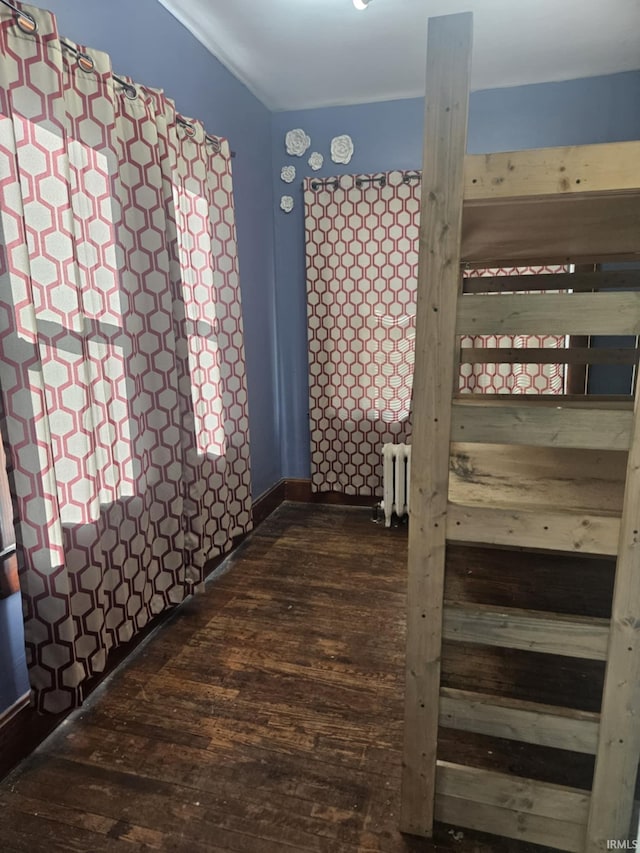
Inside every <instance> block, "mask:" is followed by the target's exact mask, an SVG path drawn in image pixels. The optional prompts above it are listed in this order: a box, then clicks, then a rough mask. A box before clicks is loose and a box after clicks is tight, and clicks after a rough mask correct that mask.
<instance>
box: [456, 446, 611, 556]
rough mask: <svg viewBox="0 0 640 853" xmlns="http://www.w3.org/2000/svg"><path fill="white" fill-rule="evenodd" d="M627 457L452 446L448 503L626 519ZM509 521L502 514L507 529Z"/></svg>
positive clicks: (560, 450) (563, 450) (589, 452)
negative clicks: (612, 515) (567, 510)
mask: <svg viewBox="0 0 640 853" xmlns="http://www.w3.org/2000/svg"><path fill="white" fill-rule="evenodd" d="M626 457H627V454H626V453H624V452H623V451H615V452H614V451H607V452H601V451H597V450H567V449H566V448H558V447H539V448H536V450H535V452H532V453H523V452H522V448H520V447H518V446H517V445H509V444H467V443H463V442H455V443H452V445H451V457H450V473H449V499H450V500H451V501H452V502H453V503H455V504H459V505H469V506H488V507H492V506H494V507H508V508H510V509H512V510H517V509H518V507H520V508H522V509H524V510H529V511H530V510H533V509H534V508H535V507H538V509H540V510H543V511H545V510H547V509H548V508H549V507H571V508H572V511H574V512H576V513H579V512H584V513H586V514H587V515H590V514H598V513H601V512H602V511H603V510H605V511H607V512H610V513H615V514H616V515H618V516H621V515H622V500H623V495H624V482H625V469H626V464H627V458H626ZM504 521H505V518H504V516H503V526H506V524H505V523H504ZM516 544H517V543H516Z"/></svg>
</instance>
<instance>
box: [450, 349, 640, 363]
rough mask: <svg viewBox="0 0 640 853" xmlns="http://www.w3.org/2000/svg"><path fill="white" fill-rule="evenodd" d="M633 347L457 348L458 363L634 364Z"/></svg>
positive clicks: (636, 357) (638, 355) (638, 353)
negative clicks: (458, 349) (458, 353)
mask: <svg viewBox="0 0 640 853" xmlns="http://www.w3.org/2000/svg"><path fill="white" fill-rule="evenodd" d="M639 359H640V349H636V347H607V348H604V347H603V348H600V347H598V348H595V347H571V348H564V347H558V348H554V347H524V348H522V349H511V348H510V347H460V363H461V364H637V363H638V360H639Z"/></svg>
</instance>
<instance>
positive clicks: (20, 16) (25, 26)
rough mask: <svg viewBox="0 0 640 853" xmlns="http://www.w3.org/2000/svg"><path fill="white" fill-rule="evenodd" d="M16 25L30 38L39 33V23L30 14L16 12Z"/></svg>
mask: <svg viewBox="0 0 640 853" xmlns="http://www.w3.org/2000/svg"><path fill="white" fill-rule="evenodd" d="M15 18H16V24H17V26H18V27H19V29H21V30H22V32H23V33H26V34H27V35H29V36H32V35H34V34H35V33H37V32H38V22H37V21H36V19H35V18H34V17H33V15H30V14H29V13H28V12H16V16H15Z"/></svg>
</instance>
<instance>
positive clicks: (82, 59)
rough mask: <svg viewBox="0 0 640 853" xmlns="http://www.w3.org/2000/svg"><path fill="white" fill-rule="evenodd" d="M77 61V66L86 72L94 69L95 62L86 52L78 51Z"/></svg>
mask: <svg viewBox="0 0 640 853" xmlns="http://www.w3.org/2000/svg"><path fill="white" fill-rule="evenodd" d="M77 63H78V68H80V69H81V70H82V71H86V73H87V74H89V73H90V72H91V71H95V68H96V64H95V62H94V61H93V59H92V58H91V57H90V56H89V54H88V53H79V54H78V57H77Z"/></svg>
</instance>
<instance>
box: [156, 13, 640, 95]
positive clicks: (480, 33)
mask: <svg viewBox="0 0 640 853" xmlns="http://www.w3.org/2000/svg"><path fill="white" fill-rule="evenodd" d="M158 2H160V3H161V4H162V5H163V6H164V7H165V8H166V9H167V10H168V11H169V12H171V14H172V15H174V16H175V17H176V18H177V19H178V20H179V21H180V22H181V23H182V24H183V25H184V26H185V27H186V28H187V29H188V30H189V31H190V32H192V33H193V34H194V35H195V36H196V38H198V39H199V40H200V41H201V42H202V44H203V45H204V46H205V47H206V48H207V49H208V50H209V51H210V52H211V53H212V54H213V55H214V56H216V57H217V58H218V59H219V60H220V61H221V62H222V63H223V64H224V65H225V66H226V67H227V68H228V69H229V70H230V71H231V72H232V73H233V74H234V75H235V76H236V77H237V78H238V79H239V80H241V81H242V82H243V83H244V84H245V85H246V86H247V87H248V88H249V89H250V90H251V91H252V92H253V94H254V95H256V97H258V98H259V99H260V100H261V101H262V102H263V103H264V104H265V105H266V106H267V107H268V108H269V109H272V110H293V109H305V108H313V107H324V106H333V105H340V104H356V103H366V102H370V101H386V100H393V99H396V98H410V97H418V96H421V95H423V94H424V68H425V49H426V22H427V18H428V17H429V16H432V15H442V14H448V13H451V12H457V11H469V10H471V11H473V12H474V24H475V37H474V47H473V54H474V59H473V73H472V88H473V89H474V90H478V89H491V88H501V87H506V86H517V85H523V84H527V83H547V82H552V81H561V80H571V79H575V78H579V77H593V76H596V75H600V74H612V73H616V72H619V71H628V70H635V69H640V38H639V35H638V34H639V33H640V0H374V2H371V4H370V5H369V6H368V8H367V9H366V11H364V12H359V11H358V10H357V9H355V8H354V5H353V2H352V0H268V2H265V0H233V2H230V0H158Z"/></svg>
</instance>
